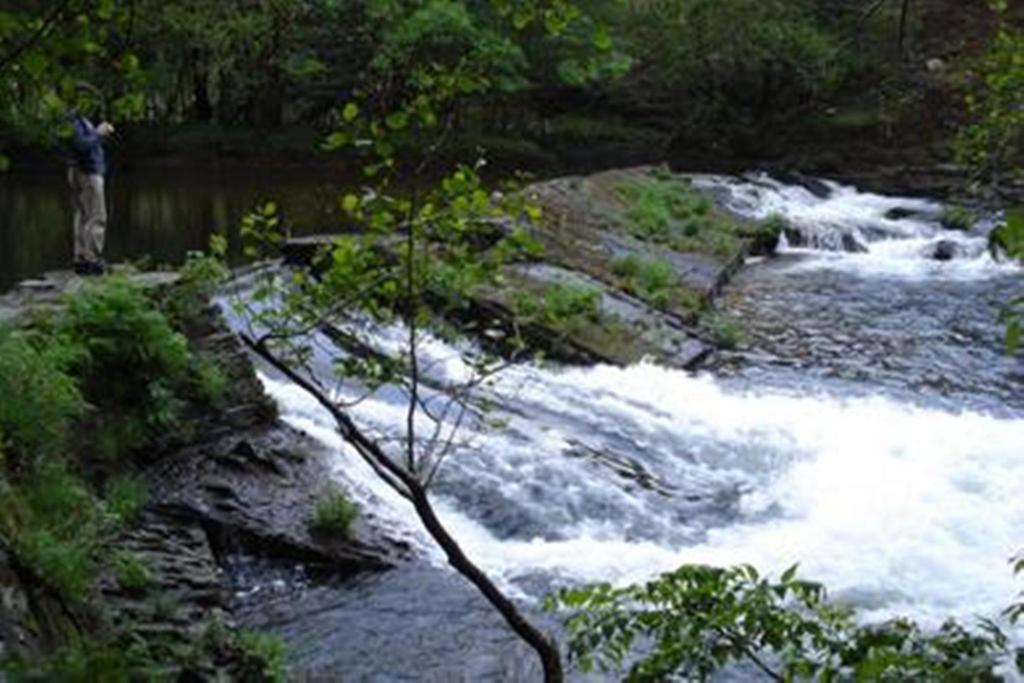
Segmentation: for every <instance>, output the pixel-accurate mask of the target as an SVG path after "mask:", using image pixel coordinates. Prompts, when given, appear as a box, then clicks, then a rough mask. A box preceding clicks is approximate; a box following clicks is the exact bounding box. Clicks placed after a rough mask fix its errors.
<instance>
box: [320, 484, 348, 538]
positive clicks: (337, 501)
mask: <svg viewBox="0 0 1024 683" xmlns="http://www.w3.org/2000/svg"><path fill="white" fill-rule="evenodd" d="M357 517H359V506H358V505H356V504H355V503H353V502H352V501H350V500H349V499H348V496H346V495H345V493H344V492H343V491H341V490H340V489H337V488H332V489H330V490H329V491H328V492H326V493H325V494H324V495H322V496H321V497H320V499H319V500H318V501H317V502H316V505H315V506H314V507H313V513H312V516H311V517H310V518H309V528H310V530H311V531H313V532H314V533H318V534H323V535H327V536H335V537H339V538H348V537H350V536H351V535H352V525H353V524H354V523H355V521H356V518H357Z"/></svg>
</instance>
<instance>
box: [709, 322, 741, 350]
mask: <svg viewBox="0 0 1024 683" xmlns="http://www.w3.org/2000/svg"><path fill="white" fill-rule="evenodd" d="M704 322H705V325H706V326H707V328H708V330H710V332H711V336H712V338H713V339H714V342H715V343H716V344H717V345H718V346H719V347H721V348H723V349H726V350H728V351H734V350H736V349H738V348H739V347H740V346H742V345H743V342H744V341H746V333H745V332H744V331H743V325H741V324H740V322H739V321H738V320H736V318H733V317H732V316H729V315H726V314H724V313H712V314H711V315H709V316H707V318H706V319H705V321H704Z"/></svg>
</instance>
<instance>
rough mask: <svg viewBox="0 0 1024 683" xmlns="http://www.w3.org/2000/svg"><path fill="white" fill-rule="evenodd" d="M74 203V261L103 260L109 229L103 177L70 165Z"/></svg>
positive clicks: (69, 176)
mask: <svg viewBox="0 0 1024 683" xmlns="http://www.w3.org/2000/svg"><path fill="white" fill-rule="evenodd" d="M68 184H69V185H70V186H71V206H72V208H73V209H74V212H75V261H92V262H96V261H99V260H100V257H101V256H102V255H103V240H104V237H105V236H106V232H107V202H106V198H105V197H104V195H103V176H101V175H99V174H98V173H85V172H83V171H81V170H80V169H77V168H74V167H70V168H68Z"/></svg>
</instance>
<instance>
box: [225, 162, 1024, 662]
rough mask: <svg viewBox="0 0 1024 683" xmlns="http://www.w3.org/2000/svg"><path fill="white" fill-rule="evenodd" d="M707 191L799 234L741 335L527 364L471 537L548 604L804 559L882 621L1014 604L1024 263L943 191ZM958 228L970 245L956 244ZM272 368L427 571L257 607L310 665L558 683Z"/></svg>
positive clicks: (749, 287)
mask: <svg viewBox="0 0 1024 683" xmlns="http://www.w3.org/2000/svg"><path fill="white" fill-rule="evenodd" d="M693 182H694V184H695V185H697V186H698V187H701V188H703V189H705V190H706V191H708V192H709V193H710V194H711V195H712V196H714V197H715V198H716V199H717V201H719V202H720V203H722V204H723V205H725V206H727V207H728V208H730V209H732V210H733V211H735V212H737V213H740V214H741V215H744V216H746V217H750V218H757V219H764V218H767V217H769V216H771V215H773V214H775V215H777V216H778V218H779V219H780V220H781V221H784V224H785V226H786V227H785V229H784V231H783V234H782V236H781V245H780V253H779V255H778V256H777V257H775V258H772V259H767V260H760V261H756V262H751V263H748V264H747V266H746V267H745V268H744V269H743V270H742V271H741V272H740V273H739V275H738V276H737V277H736V278H735V279H734V280H733V282H732V283H731V284H730V285H729V286H728V287H726V289H725V292H724V293H723V296H722V297H721V299H720V300H719V303H718V307H719V308H720V309H721V310H722V312H724V313H726V314H728V315H731V316H732V317H734V318H735V319H737V320H739V321H741V323H742V326H743V328H744V337H745V339H744V341H743V342H742V343H741V344H740V346H739V347H738V348H737V349H736V350H734V351H729V352H720V353H718V354H716V355H715V356H714V357H713V358H712V360H711V361H710V362H709V363H708V364H707V365H706V366H705V369H704V370H703V371H701V372H699V373H697V374H693V373H688V372H685V371H682V370H676V369H667V368H664V367H661V366H659V365H656V364H654V363H651V362H642V363H639V364H635V365H632V366H629V367H612V366H605V365H598V366H595V367H589V368H564V367H552V366H540V365H519V366H514V367H512V368H510V369H508V370H506V371H505V372H504V373H502V374H501V375H499V376H498V378H497V381H496V382H495V384H494V385H493V386H489V387H487V388H486V389H481V390H480V391H479V395H478V397H477V398H479V399H481V400H483V399H488V400H489V401H490V402H493V404H494V405H495V406H496V409H495V410H494V411H492V412H490V413H489V414H485V413H484V412H483V411H481V412H479V413H478V414H476V415H475V416H474V418H473V419H470V420H468V421H467V423H466V426H465V427H464V429H463V432H462V436H463V437H464V442H463V443H461V444H460V446H459V447H458V449H457V450H456V452H455V453H454V454H453V455H452V456H451V457H450V458H449V460H448V461H447V462H446V464H445V466H444V468H443V470H442V474H441V476H440V478H439V480H438V481H437V484H436V486H435V489H434V496H435V500H436V501H437V505H438V507H439V509H440V512H441V513H442V515H443V518H444V520H445V522H446V523H447V524H448V525H449V527H450V529H451V530H452V531H453V533H454V535H455V536H456V538H458V539H459V540H460V541H461V542H462V544H463V546H464V548H465V549H466V551H467V552H468V553H469V555H470V556H471V557H473V558H475V559H476V560H477V561H478V562H479V563H480V564H481V565H482V566H483V567H484V568H485V569H486V570H487V571H488V572H489V573H490V574H492V575H493V576H495V577H497V578H498V579H499V581H500V582H501V583H502V584H503V585H504V586H505V587H506V588H507V589H508V590H509V591H511V592H512V593H513V594H514V595H516V596H517V597H518V598H519V599H520V600H521V601H522V602H523V604H524V605H526V606H527V609H530V610H532V609H533V607H534V606H536V605H537V604H538V601H539V600H540V599H541V598H542V597H543V596H544V595H545V594H546V593H548V592H549V591H550V590H552V589H554V588H556V587H559V586H564V585H570V584H578V583H581V582H588V581H597V580H608V581H613V582H630V581H640V580H643V579H646V578H649V577H652V576H654V575H656V574H657V573H659V572H661V571H664V570H669V569H672V568H674V567H676V566H678V565H680V564H683V563H714V564H733V563H741V562H742V563H751V564H753V565H755V566H757V567H759V568H760V569H762V570H764V571H769V572H778V571H781V570H783V569H785V568H786V567H788V566H789V565H791V564H793V563H796V562H799V563H800V569H801V573H802V574H803V575H805V576H806V577H808V578H813V579H816V580H819V581H822V582H824V583H825V584H826V585H827V586H828V587H829V589H830V591H831V592H832V594H833V595H834V596H836V597H838V598H840V599H843V600H847V601H850V602H852V603H853V604H855V605H857V606H858V607H859V609H860V614H861V615H862V616H863V618H864V619H866V620H878V619H884V618H888V617H892V616H895V615H905V616H908V617H911V618H914V619H918V620H920V621H921V622H923V623H925V624H929V625H938V623H940V622H941V621H942V620H943V619H945V618H946V617H950V616H952V617H957V618H960V619H963V620H965V621H966V622H968V623H973V618H974V617H975V616H982V617H997V616H998V615H999V613H1000V611H1001V610H1002V608H1004V607H1005V606H1006V605H1007V604H1009V602H1010V601H1011V600H1013V598H1014V596H1015V594H1016V593H1017V591H1018V590H1019V588H1020V586H1019V584H1018V582H1016V581H1015V580H1014V577H1013V575H1012V572H1011V570H1010V567H1009V565H1008V563H1007V561H1008V559H1009V558H1010V557H1011V556H1012V555H1013V554H1014V553H1016V552H1017V551H1018V550H1019V549H1020V548H1021V546H1022V545H1024V498H1022V497H1021V496H1020V491H1021V490H1024V364H1022V362H1021V361H1020V360H1019V359H1014V358H1012V357H1009V356H1007V355H1006V353H1005V351H1004V349H1003V347H1002V341H1001V328H1000V325H999V324H998V322H997V319H996V318H997V315H998V310H999V306H1000V304H1001V303H1002V302H1004V301H1006V300H1007V299H1008V298H1009V297H1010V296H1011V295H1012V294H1014V293H1015V292H1018V291H1019V289H1020V286H1021V282H1022V278H1021V270H1020V269H1019V268H1018V267H1017V266H1014V265H1011V264H1007V263H1001V262H999V261H997V260H995V259H993V257H992V256H991V255H990V254H989V253H988V251H987V249H986V241H987V240H986V232H987V230H988V229H990V228H991V225H992V221H984V220H983V221H981V222H980V223H979V225H977V226H976V227H975V228H974V229H973V230H972V231H969V232H955V231H950V230H945V229H943V227H942V226H941V222H940V221H941V207H940V206H939V205H937V204H934V203H932V202H929V201H927V200H922V199H907V198H893V197H883V196H879V195H873V194H866V193H861V192H858V191H857V190H855V189H853V188H850V187H843V186H840V185H837V184H835V183H830V182H827V181H814V182H813V184H810V185H807V184H805V185H785V184H782V183H780V182H777V181H775V180H773V179H771V178H769V177H767V176H748V177H742V178H738V177H721V176H694V177H693ZM943 242H948V243H951V244H953V245H954V246H955V247H956V248H955V249H954V250H952V251H953V256H952V258H950V259H948V260H936V258H935V250H936V247H937V245H939V244H940V243H943ZM401 335H402V332H401V330H390V331H384V332H382V336H381V340H380V343H381V345H382V346H384V347H386V346H388V345H391V344H393V345H395V347H397V346H398V345H399V344H400V343H401V338H402V337H401ZM322 341H323V343H324V344H328V343H329V342H328V341H327V340H326V339H324V340H322ZM424 353H425V355H426V356H427V358H426V359H425V361H424V362H423V365H424V366H425V367H429V368H430V370H429V373H432V374H435V375H436V376H438V377H444V376H446V375H449V376H459V375H460V374H461V373H465V372H466V368H464V367H463V366H462V362H461V360H460V358H459V352H458V349H455V348H453V347H451V346H449V345H448V344H446V343H443V342H441V341H436V340H435V341H431V342H429V343H428V344H427V345H426V346H425V348H424ZM262 379H263V381H264V384H265V387H266V389H267V391H268V392H269V393H270V394H271V396H273V397H274V398H275V399H276V400H277V402H278V404H279V406H280V409H281V413H282V417H283V418H284V419H285V420H286V421H287V422H288V423H290V424H291V425H292V426H293V427H296V428H298V429H301V430H303V431H304V432H306V433H308V434H309V435H310V436H312V437H313V438H315V439H317V440H319V441H320V442H321V443H322V444H323V445H324V446H325V447H326V448H328V449H330V451H331V452H333V453H334V454H336V455H334V458H335V460H334V464H335V475H336V476H337V478H338V479H339V480H340V481H341V482H343V483H344V484H345V485H346V486H347V487H348V488H349V489H350V490H351V491H352V492H353V495H354V496H355V497H356V498H357V499H359V500H360V502H361V504H362V506H363V509H364V510H366V511H369V512H371V513H372V515H373V517H374V519H375V522H376V523H378V524H380V525H382V526H384V527H386V528H387V529H389V533H391V534H393V535H394V536H395V537H397V538H401V539H403V540H405V541H407V542H409V543H410V544H411V545H412V547H413V548H415V549H416V551H417V554H418V555H419V557H420V558H421V561H418V562H414V563H412V564H410V565H407V566H405V567H403V568H401V569H399V570H396V571H392V572H386V573H384V574H380V575H371V576H367V577H364V578H361V579H359V581H358V582H356V583H355V584H351V585H348V586H340V587H339V586H333V587H332V586H326V587H317V588H312V589H307V590H303V591H301V592H300V593H299V594H296V593H292V594H291V595H290V597H288V598H287V599H281V600H277V601H274V600H270V601H268V602H262V603H260V602H257V603H254V604H252V605H251V606H250V607H246V608H244V609H243V610H242V613H243V621H247V622H248V624H249V625H252V626H255V627H267V628H271V629H273V630H276V631H279V632H280V633H282V634H283V635H284V636H285V637H286V639H288V640H289V641H290V645H291V647H292V652H293V653H294V656H295V661H294V664H295V665H296V667H297V668H299V669H300V670H303V671H306V672H308V673H310V674H312V675H317V674H319V675H324V676H327V675H332V674H337V675H341V674H344V675H345V678H346V680H375V681H376V680H380V681H390V680H430V681H452V680H467V681H469V680H474V681H476V680H503V681H504V680H523V681H528V680H536V678H537V676H538V671H537V667H536V666H535V665H534V663H533V661H532V658H531V655H530V653H529V652H527V651H525V650H524V649H523V647H522V646H521V645H519V644H518V643H517V642H516V641H515V639H514V638H513V636H512V635H511V634H510V633H509V632H508V631H507V630H506V629H505V627H504V626H503V625H502V624H501V622H500V620H499V619H498V618H497V617H496V616H495V615H494V614H492V613H491V612H490V611H489V610H488V608H487V606H486V605H485V604H484V603H483V602H482V600H481V599H480V598H479V597H478V596H476V594H475V593H474V592H473V591H472V589H471V588H469V587H468V586H467V585H466V584H465V583H464V582H462V581H461V580H460V579H459V578H458V577H457V576H454V575H453V574H452V573H451V572H450V571H449V570H448V569H447V568H446V567H445V565H444V561H443V557H442V556H441V554H440V553H439V552H438V551H437V550H436V549H435V548H434V547H433V545H432V543H431V542H430V540H429V539H428V538H427V537H426V536H425V534H424V533H423V532H422V531H420V530H419V527H418V525H417V523H416V520H415V518H414V515H413V512H412V510H411V509H409V508H408V507H407V506H405V505H404V504H403V502H402V501H401V500H400V499H398V498H397V497H396V496H394V495H393V494H391V493H390V492H389V491H388V490H387V489H386V487H385V486H384V485H383V484H382V483H381V482H379V481H378V480H376V479H375V478H374V476H373V474H372V472H371V471H370V470H369V469H368V468H367V467H366V466H365V465H364V464H363V463H362V461H360V460H359V459H358V457H356V456H355V455H354V454H353V453H352V452H351V451H349V450H348V449H347V448H346V447H345V446H344V444H342V443H341V441H340V439H339V437H338V436H337V435H336V433H335V432H334V428H333V424H332V422H331V420H330V417H329V416H328V415H327V414H326V413H325V412H324V411H323V410H322V409H321V408H320V407H319V406H317V405H316V404H315V402H314V401H313V400H312V399H311V398H309V397H308V396H306V395H305V394H303V392H302V391H301V390H299V389H298V388H297V387H295V386H293V385H291V384H289V383H288V382H286V381H285V380H283V379H282V378H280V377H277V376H275V375H274V374H273V373H271V372H269V371H268V372H265V373H264V374H263V375H262ZM340 391H341V392H342V394H343V395H344V394H345V392H351V395H352V396H353V397H354V396H355V395H356V392H357V391H358V389H357V388H356V387H346V386H344V385H343V386H342V387H341V389H340ZM427 400H428V401H429V400H431V398H430V397H428V399H427ZM404 409H405V405H404V401H403V400H402V397H401V396H400V395H399V394H398V393H397V392H395V391H391V390H388V389H384V390H382V391H379V392H378V393H377V394H375V395H374V396H373V397H371V398H370V399H368V400H366V401H363V402H362V403H360V404H359V405H358V406H356V407H355V408H353V410H352V412H353V414H354V415H355V417H356V418H357V419H358V420H359V421H360V422H361V423H362V424H365V425H368V426H370V427H372V429H373V430H374V431H375V432H377V433H378V434H381V435H387V434H397V433H399V432H398V430H399V429H400V425H402V424H403V419H404ZM539 619H541V621H543V622H545V623H549V624H553V621H552V620H551V618H550V617H546V616H540V617H539Z"/></svg>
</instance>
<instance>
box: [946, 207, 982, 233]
mask: <svg viewBox="0 0 1024 683" xmlns="http://www.w3.org/2000/svg"><path fill="white" fill-rule="evenodd" d="M976 220H977V218H976V216H975V215H974V212H973V211H971V210H970V209H968V208H967V207H966V206H959V205H949V206H946V207H944V208H943V209H942V216H941V217H940V218H939V222H940V223H942V227H944V228H946V229H947V230H959V231H961V232H967V231H968V230H970V229H971V228H973V227H974V223H975V222H976Z"/></svg>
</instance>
